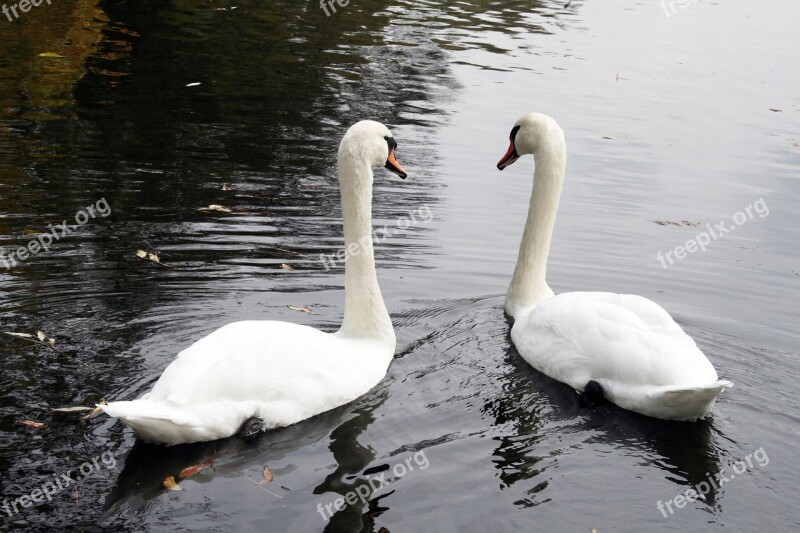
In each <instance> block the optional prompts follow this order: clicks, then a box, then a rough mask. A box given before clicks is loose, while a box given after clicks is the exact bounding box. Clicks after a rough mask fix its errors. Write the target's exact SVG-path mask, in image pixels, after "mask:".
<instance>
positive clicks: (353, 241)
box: [339, 147, 395, 350]
mask: <svg viewBox="0 0 800 533" xmlns="http://www.w3.org/2000/svg"><path fill="white" fill-rule="evenodd" d="M342 148H343V149H342V150H341V151H340V154H339V188H340V191H341V195H342V218H343V219H344V242H345V250H346V253H347V256H346V257H347V258H346V260H345V282H344V288H345V304H344V320H343V322H342V327H341V329H340V330H339V335H341V336H344V337H351V338H369V339H375V340H379V341H381V342H384V343H387V344H391V346H392V349H393V350H394V346H395V335H394V329H393V328H392V321H391V319H390V318H389V312H388V311H387V310H386V305H385V304H384V303H383V296H381V289H380V287H379V286H378V275H377V272H376V271H375V255H374V252H373V247H372V168H371V167H370V165H369V164H368V163H367V162H365V161H364V160H363V158H359V157H358V155H357V154H356V153H353V152H351V151H348V150H347V149H346V148H347V147H342Z"/></svg>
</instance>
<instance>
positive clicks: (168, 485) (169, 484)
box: [164, 476, 183, 491]
mask: <svg viewBox="0 0 800 533" xmlns="http://www.w3.org/2000/svg"><path fill="white" fill-rule="evenodd" d="M164 488H165V489H167V490H176V491H177V490H183V489H182V488H181V487H180V485H178V482H177V481H175V477H174V476H168V477H166V478H164Z"/></svg>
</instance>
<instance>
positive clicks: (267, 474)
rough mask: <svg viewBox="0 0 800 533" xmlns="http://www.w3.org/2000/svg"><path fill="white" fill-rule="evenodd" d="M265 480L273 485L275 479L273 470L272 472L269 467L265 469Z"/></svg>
mask: <svg viewBox="0 0 800 533" xmlns="http://www.w3.org/2000/svg"><path fill="white" fill-rule="evenodd" d="M264 479H265V480H267V483H272V480H273V479H275V476H274V475H273V474H272V470H270V469H269V467H268V466H265V467H264Z"/></svg>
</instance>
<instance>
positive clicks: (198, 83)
mask: <svg viewBox="0 0 800 533" xmlns="http://www.w3.org/2000/svg"><path fill="white" fill-rule="evenodd" d="M198 85H202V83H200V82H199V81H193V82H192V83H187V84H186V86H187V87H197V86H198Z"/></svg>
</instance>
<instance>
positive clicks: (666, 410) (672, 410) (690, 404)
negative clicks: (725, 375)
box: [652, 380, 733, 420]
mask: <svg viewBox="0 0 800 533" xmlns="http://www.w3.org/2000/svg"><path fill="white" fill-rule="evenodd" d="M730 387H733V383H732V382H730V381H727V380H719V381H716V382H714V383H711V384H710V385H702V386H698V387H684V386H672V387H663V388H662V389H661V390H660V391H657V392H655V393H654V394H653V396H652V399H653V400H654V402H655V407H657V408H659V409H660V410H662V411H663V415H664V416H660V417H659V418H666V419H668V420H697V419H698V418H703V417H704V416H706V415H707V414H708V413H710V412H711V409H713V408H714V402H715V401H716V399H717V396H719V394H720V393H721V392H722V391H723V390H725V389H726V388H730Z"/></svg>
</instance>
